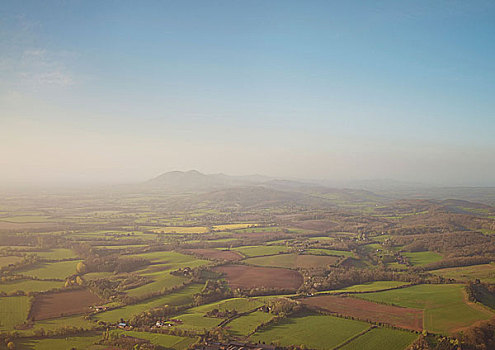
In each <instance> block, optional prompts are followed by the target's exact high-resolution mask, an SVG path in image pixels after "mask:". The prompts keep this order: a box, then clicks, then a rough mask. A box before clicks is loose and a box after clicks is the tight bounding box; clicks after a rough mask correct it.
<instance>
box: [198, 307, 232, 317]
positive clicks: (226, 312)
mask: <svg viewBox="0 0 495 350" xmlns="http://www.w3.org/2000/svg"><path fill="white" fill-rule="evenodd" d="M237 315H238V312H237V310H235V309H234V310H228V309H226V310H223V311H222V310H219V309H216V308H215V309H213V310H210V311H208V312H207V313H206V314H205V316H206V317H214V318H232V317H235V316H237Z"/></svg>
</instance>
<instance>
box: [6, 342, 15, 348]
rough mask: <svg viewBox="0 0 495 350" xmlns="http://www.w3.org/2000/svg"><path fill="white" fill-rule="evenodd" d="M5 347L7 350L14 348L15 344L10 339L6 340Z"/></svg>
mask: <svg viewBox="0 0 495 350" xmlns="http://www.w3.org/2000/svg"><path fill="white" fill-rule="evenodd" d="M7 349H9V350H14V349H15V344H14V342H11V341H10V342H8V343H7Z"/></svg>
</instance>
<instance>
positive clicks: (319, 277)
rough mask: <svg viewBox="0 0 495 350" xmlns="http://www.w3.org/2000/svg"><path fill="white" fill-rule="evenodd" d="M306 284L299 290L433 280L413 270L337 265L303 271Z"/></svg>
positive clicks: (304, 291) (310, 291)
mask: <svg viewBox="0 0 495 350" xmlns="http://www.w3.org/2000/svg"><path fill="white" fill-rule="evenodd" d="M303 273H304V284H303V285H302V286H301V287H300V289H299V292H302V293H312V292H314V291H320V290H332V289H341V288H345V287H348V286H352V285H354V284H362V283H366V282H373V281H403V282H411V283H415V284H419V283H427V282H431V281H432V278H431V277H430V278H428V277H426V276H424V275H422V274H418V273H413V272H397V271H389V270H386V269H384V268H380V267H376V268H367V269H359V268H354V267H335V268H331V269H329V270H320V271H311V272H308V271H303Z"/></svg>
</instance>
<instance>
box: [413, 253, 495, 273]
mask: <svg viewBox="0 0 495 350" xmlns="http://www.w3.org/2000/svg"><path fill="white" fill-rule="evenodd" d="M493 260H495V257H494V258H490V257H485V256H467V257H457V258H447V259H444V260H441V261H437V262H433V263H429V264H427V265H424V266H422V267H421V268H416V269H422V270H426V271H428V270H436V269H444V268H447V267H460V266H471V265H479V264H488V263H489V262H491V261H493Z"/></svg>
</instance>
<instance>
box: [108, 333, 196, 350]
mask: <svg viewBox="0 0 495 350" xmlns="http://www.w3.org/2000/svg"><path fill="white" fill-rule="evenodd" d="M112 333H117V334H124V335H126V336H129V337H135V338H140V339H146V340H149V341H151V342H152V343H153V344H156V345H160V346H163V347H164V348H165V349H174V350H185V349H187V348H188V346H189V345H191V344H194V343H195V342H196V339H194V338H187V337H178V336H175V335H169V334H159V333H148V332H135V331H122V330H119V329H117V330H113V331H112Z"/></svg>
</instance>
